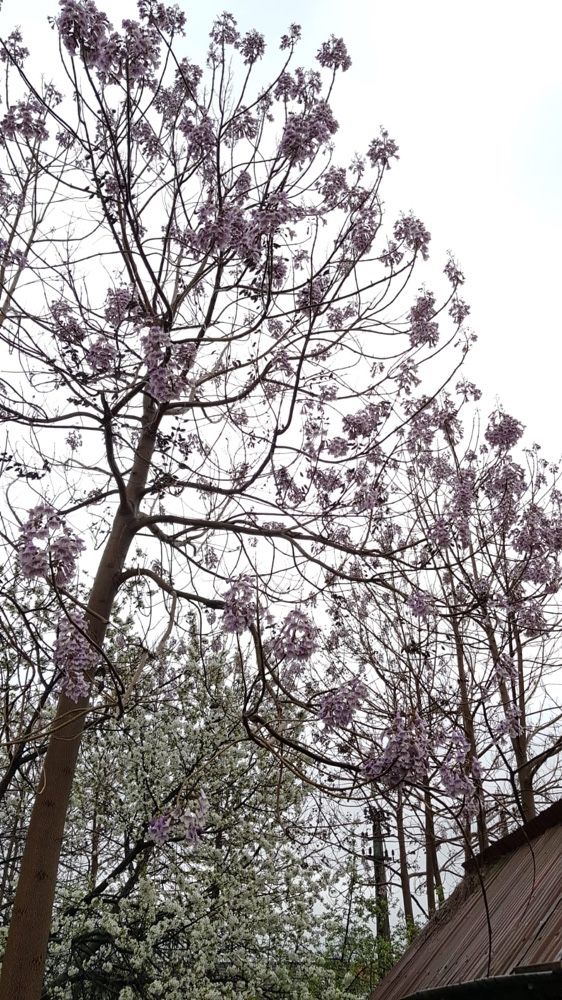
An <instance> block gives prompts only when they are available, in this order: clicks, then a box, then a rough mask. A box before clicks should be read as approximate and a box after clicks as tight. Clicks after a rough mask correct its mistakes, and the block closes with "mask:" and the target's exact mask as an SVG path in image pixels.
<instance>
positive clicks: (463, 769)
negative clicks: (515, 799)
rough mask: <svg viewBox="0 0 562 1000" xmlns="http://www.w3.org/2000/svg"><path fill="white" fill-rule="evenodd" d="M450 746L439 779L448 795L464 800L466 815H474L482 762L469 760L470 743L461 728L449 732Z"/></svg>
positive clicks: (440, 769)
mask: <svg viewBox="0 0 562 1000" xmlns="http://www.w3.org/2000/svg"><path fill="white" fill-rule="evenodd" d="M448 742H449V747H448V750H447V754H446V757H445V760H444V762H443V764H442V765H441V767H440V768H439V780H440V782H441V787H442V788H443V791H444V792H445V794H446V795H449V796H450V797H451V798H455V799H462V800H463V812H464V813H465V815H467V816H470V815H473V814H474V812H475V811H476V808H477V791H476V784H475V781H477V780H478V779H479V778H480V764H479V763H478V761H477V760H475V759H473V760H468V755H469V750H470V743H469V742H468V740H467V738H466V736H465V734H464V732H463V731H462V730H461V729H453V730H452V732H451V733H450V734H449V740H448Z"/></svg>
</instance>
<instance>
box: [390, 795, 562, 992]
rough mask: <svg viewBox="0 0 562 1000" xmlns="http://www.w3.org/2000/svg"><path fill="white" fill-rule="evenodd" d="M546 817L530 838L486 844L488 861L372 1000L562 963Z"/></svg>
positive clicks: (553, 844)
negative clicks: (490, 846)
mask: <svg viewBox="0 0 562 1000" xmlns="http://www.w3.org/2000/svg"><path fill="white" fill-rule="evenodd" d="M549 812H550V817H549V818H551V822H553V823H554V825H552V826H549V827H547V828H546V829H544V828H543V827H544V823H543V824H542V826H541V824H535V827H534V828H533V829H532V830H530V831H528V833H527V837H529V835H530V836H531V837H532V838H533V839H525V838H521V837H520V838H519V840H518V842H517V841H515V842H514V840H513V838H512V839H511V842H510V844H509V845H508V846H507V853H506V852H503V853H502V851H501V850H500V849H499V846H500V845H494V850H493V851H490V852H489V854H488V857H489V858H490V860H489V861H487V860H486V855H484V856H483V857H482V862H483V865H482V867H481V868H480V870H479V871H472V872H471V873H470V874H469V875H468V876H467V878H465V879H464V880H463V882H462V883H461V885H460V886H459V887H458V888H457V889H456V890H455V892H454V893H453V894H452V896H451V897H450V899H449V900H448V902H447V903H446V904H445V906H444V907H443V908H442V910H441V911H440V912H439V913H438V914H437V915H436V916H435V917H434V919H433V920H431V921H430V923H429V924H428V925H427V926H426V927H425V928H424V929H423V930H422V931H421V932H420V934H419V935H418V936H417V938H416V939H415V940H414V941H413V943H412V945H411V946H410V947H409V948H408V950H407V951H406V953H405V955H404V956H403V957H402V959H401V960H400V961H399V962H398V963H397V965H396V966H394V968H393V969H391V970H390V972H389V973H388V975H387V976H386V977H385V979H384V980H383V982H382V983H380V984H379V986H378V987H377V988H376V989H375V992H374V993H373V995H372V1000H400V998H402V997H407V996H408V995H409V994H411V993H415V992H417V991H419V990H427V989H432V988H435V987H445V986H451V985H453V984H456V983H462V982H467V981H470V980H474V979H482V978H486V977H488V976H502V975H508V974H510V973H511V972H513V971H515V970H516V969H517V968H518V967H520V966H525V967H527V966H531V965H540V964H543V963H547V962H556V961H560V960H561V959H562V823H561V822H560V813H559V812H558V814H555V813H553V812H551V811H550V810H549ZM510 836H511V835H510ZM506 839H507V838H506ZM515 844H517V846H515ZM511 845H514V846H513V847H512V846H511ZM510 848H511V849H510Z"/></svg>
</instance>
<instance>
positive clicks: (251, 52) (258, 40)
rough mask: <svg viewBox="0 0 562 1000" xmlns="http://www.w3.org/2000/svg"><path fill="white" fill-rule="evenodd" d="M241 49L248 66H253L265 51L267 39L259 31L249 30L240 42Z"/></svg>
mask: <svg viewBox="0 0 562 1000" xmlns="http://www.w3.org/2000/svg"><path fill="white" fill-rule="evenodd" d="M239 49H240V53H241V55H242V57H243V59H244V62H245V64H246V66H253V64H254V63H255V62H257V61H258V59H261V58H262V56H263V54H264V52H265V39H264V37H263V35H260V33H259V31H255V30H252V31H248V33H247V34H246V35H244V38H243V39H242V41H241V42H240V45H239Z"/></svg>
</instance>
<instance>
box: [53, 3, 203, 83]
mask: <svg viewBox="0 0 562 1000" xmlns="http://www.w3.org/2000/svg"><path fill="white" fill-rule="evenodd" d="M147 6H148V5H146V4H145V5H144V10H143V15H142V16H143V17H144V19H146V20H147V21H148V24H147V25H143V24H141V23H140V22H139V21H132V20H130V19H126V20H124V21H123V23H122V26H123V34H122V35H119V34H118V33H117V32H115V31H113V30H112V25H111V23H110V22H109V20H108V17H107V15H106V14H104V13H103V11H100V10H98V8H97V7H96V4H95V3H94V0H60V7H61V12H60V14H59V16H58V18H57V21H56V24H57V28H58V31H59V34H60V37H61V41H62V43H63V45H64V46H65V48H66V50H67V51H68V52H69V53H70V54H71V55H72V56H76V55H78V54H79V55H80V57H81V58H82V59H83V60H84V63H85V65H86V66H91V67H94V68H95V69H97V71H98V72H99V73H100V74H101V75H102V76H103V77H106V76H109V77H115V78H117V79H123V80H125V82H126V83H127V85H130V84H134V83H144V84H150V83H151V82H152V80H153V74H154V70H155V69H157V67H158V65H159V63H160V36H159V30H162V29H161V28H159V27H158V23H157V22H158V20H160V21H161V22H162V23H167V24H168V25H171V24H172V23H174V24H176V25H177V26H181V25H182V24H183V23H184V20H185V19H183V21H182V17H183V15H181V14H180V13H179V12H177V13H176V11H175V10H174V8H167V9H166V8H164V7H163V6H162V5H161V4H159V5H156V10H155V12H154V13H155V18H156V19H154V17H152V18H151V16H150V14H149V13H148V16H147Z"/></svg>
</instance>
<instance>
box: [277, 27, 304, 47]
mask: <svg viewBox="0 0 562 1000" xmlns="http://www.w3.org/2000/svg"><path fill="white" fill-rule="evenodd" d="M300 37H301V26H300V24H291V26H290V28H289V34H288V35H282V36H281V44H280V46H279V48H280V49H281V50H283V49H292V48H293V46H294V45H295V43H296V42H298V40H299V38H300Z"/></svg>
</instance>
